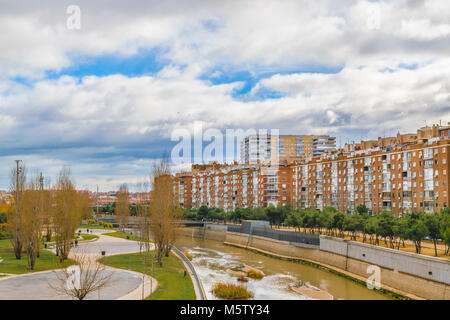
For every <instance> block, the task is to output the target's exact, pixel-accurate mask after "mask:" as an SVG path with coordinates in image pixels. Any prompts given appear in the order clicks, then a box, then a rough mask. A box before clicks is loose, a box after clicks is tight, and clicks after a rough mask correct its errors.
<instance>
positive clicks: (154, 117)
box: [0, 0, 450, 188]
mask: <svg viewBox="0 0 450 320" xmlns="http://www.w3.org/2000/svg"><path fill="white" fill-rule="evenodd" d="M0 2H1V7H2V13H0V30H2V32H1V33H0V122H1V123H2V126H1V127H0V134H1V135H2V139H1V140H0V149H1V150H2V152H3V154H4V156H3V157H0V164H3V165H4V166H3V167H9V165H8V163H12V162H11V161H12V160H13V159H14V157H23V158H24V159H26V160H28V161H29V162H31V163H33V164H35V165H36V166H39V167H42V169H48V171H49V172H50V173H51V174H53V173H54V172H53V171H54V170H56V169H55V168H59V167H60V166H62V165H64V164H68V165H72V166H73V169H74V170H73V171H74V175H78V176H80V177H81V180H82V181H81V182H80V183H81V185H83V184H86V185H91V187H92V185H93V184H96V183H97V182H99V181H100V182H101V183H102V184H104V185H105V186H108V187H111V188H114V186H115V185H118V184H119V183H122V182H125V181H127V180H128V181H133V182H136V181H137V180H136V179H138V178H136V177H137V176H139V175H141V176H142V175H143V174H146V173H147V172H146V170H147V169H146V168H149V160H147V159H148V158H155V157H158V156H160V153H161V152H162V151H163V150H164V148H166V147H167V141H168V140H169V138H170V133H171V131H172V130H174V129H175V128H187V129H189V130H191V129H192V124H193V123H194V122H195V121H204V122H205V123H206V125H207V126H209V127H215V128H219V129H225V128H255V129H258V128H268V129H271V128H275V129H276V128H280V129H282V130H285V131H289V132H304V133H317V134H321V133H325V134H335V135H343V136H346V137H350V138H355V137H358V136H359V135H361V134H363V135H365V136H366V137H367V138H373V137H376V136H378V135H382V134H383V133H384V130H391V131H394V130H395V132H394V133H396V131H397V130H401V131H414V130H415V129H416V128H417V127H418V126H420V125H422V124H423V120H424V119H428V120H439V119H442V120H449V119H450V82H449V81H450V80H449V77H448V74H449V70H450V60H449V58H448V56H449V52H450V41H449V40H450V31H449V30H450V22H449V21H450V10H449V9H450V8H449V3H448V1H446V0H433V1H420V0H398V1H380V2H372V1H366V0H359V1H356V0H355V1H353V0H345V1H339V2H336V1H332V0H327V1H317V2H311V1H298V0H292V1H283V2H280V1H264V2H261V1H256V0H253V1H252V0H247V1H199V2H195V1H194V2H192V1H184V2H179V1H178V2H173V1H164V2H157V3H156V2H148V1H143V0H142V1H133V4H132V5H130V4H129V3H126V2H122V1H113V2H111V1H95V2H93V1H78V5H79V6H80V8H81V13H82V22H81V29H80V30H67V29H66V27H65V23H66V20H65V19H66V18H67V14H66V11H65V9H66V8H65V6H64V4H63V3H62V2H55V1H50V0H44V1H43V2H40V3H39V4H38V3H34V2H30V3H29V5H28V6H23V5H22V4H19V3H17V2H11V1H1V0H0ZM374 5H375V6H378V7H379V13H380V16H379V17H380V28H379V29H371V28H368V23H367V22H368V19H369V18H370V17H369V16H368V14H369V13H368V10H367V8H368V6H374ZM142 49H144V50H147V49H157V51H158V52H159V53H158V56H157V58H158V59H163V60H164V61H168V63H167V65H166V66H165V67H164V68H163V69H162V70H161V71H159V72H158V73H157V74H152V75H142V76H136V77H128V76H125V75H120V74H116V75H110V76H104V77H101V76H97V75H95V74H94V75H90V76H86V77H83V78H76V77H71V76H62V77H60V78H57V79H48V78H47V76H46V74H47V72H49V71H53V72H55V71H56V72H57V71H58V70H61V69H63V68H65V67H68V66H71V65H74V64H79V63H82V62H83V61H84V59H86V58H89V57H91V58H92V57H94V58H95V57H98V58H99V59H101V57H102V56H103V55H105V54H108V55H111V56H115V57H119V58H120V57H124V56H127V57H132V56H133V54H135V53H136V52H139V51H140V50H142ZM401 65H403V66H405V65H409V66H410V69H411V70H409V69H406V68H402V67H400V66H401ZM329 68H332V69H340V68H342V70H341V71H340V72H339V73H337V74H323V73H322V74H321V73H298V72H297V71H298V70H305V69H311V70H319V71H320V70H327V69H329ZM242 70H244V71H247V72H249V73H250V74H252V75H254V76H259V75H261V74H264V73H265V72H271V73H276V74H275V75H273V76H271V77H268V78H263V79H261V80H259V82H258V83H257V84H256V85H255V86H254V88H253V89H252V91H251V92H250V93H249V95H248V97H246V98H247V100H246V99H242V100H239V99H235V98H233V96H232V93H233V92H234V91H235V90H239V89H240V88H242V86H243V85H244V83H243V82H242V81H235V82H232V83H228V84H219V85H213V84H212V82H210V81H207V80H204V81H202V80H200V76H201V75H204V74H205V73H208V72H210V74H211V75H210V79H213V80H214V81H215V80H217V79H219V78H221V77H224V78H226V77H227V76H229V75H230V74H231V75H232V74H233V72H235V71H242ZM15 77H25V78H28V80H29V79H31V80H32V81H31V82H27V81H25V83H26V84H21V83H20V82H18V81H15V80H14V78H15ZM211 81H212V80H211ZM265 89H267V90H269V91H279V92H282V93H285V94H286V96H284V97H282V98H277V99H254V98H258V94H259V93H260V92H262V91H264V90H265ZM31 154H33V155H31ZM177 169H179V168H177ZM144 171H145V172H144ZM5 179H6V178H5V176H1V174H0V185H1V184H3V185H4V184H5V183H6V182H5V181H6V180H7V179H6V180H5Z"/></svg>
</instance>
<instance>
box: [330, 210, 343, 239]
mask: <svg viewBox="0 0 450 320" xmlns="http://www.w3.org/2000/svg"><path fill="white" fill-rule="evenodd" d="M344 220H345V214H343V213H342V212H340V211H338V212H336V213H335V214H334V215H333V228H334V229H336V230H338V231H339V236H341V237H342V236H343V231H344Z"/></svg>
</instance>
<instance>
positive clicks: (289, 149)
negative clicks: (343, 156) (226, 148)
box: [240, 135, 336, 164]
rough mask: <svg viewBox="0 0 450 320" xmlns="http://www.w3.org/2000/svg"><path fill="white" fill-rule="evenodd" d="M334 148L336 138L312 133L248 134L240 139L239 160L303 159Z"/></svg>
mask: <svg viewBox="0 0 450 320" xmlns="http://www.w3.org/2000/svg"><path fill="white" fill-rule="evenodd" d="M335 148H336V138H335V137H330V136H313V135H280V136H271V135H250V136H248V137H246V138H244V139H243V140H242V141H241V155H240V162H241V163H245V164H254V163H258V162H259V163H265V162H269V161H272V162H273V161H274V160H277V161H279V160H288V159H296V160H303V159H308V158H312V157H319V156H320V155H321V154H323V153H325V152H328V151H331V150H334V149H335Z"/></svg>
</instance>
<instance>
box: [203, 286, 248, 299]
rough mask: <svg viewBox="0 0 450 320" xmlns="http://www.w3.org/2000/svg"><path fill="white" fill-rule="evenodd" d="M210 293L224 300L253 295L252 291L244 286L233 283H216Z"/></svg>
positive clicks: (246, 297)
mask: <svg viewBox="0 0 450 320" xmlns="http://www.w3.org/2000/svg"><path fill="white" fill-rule="evenodd" d="M212 293H213V294H214V295H215V296H216V297H217V298H220V299H225V300H246V299H251V298H253V297H254V295H253V293H252V292H251V291H249V290H248V289H247V287H245V286H241V285H237V284H233V283H222V282H219V283H216V284H215V285H214V287H213V289H212Z"/></svg>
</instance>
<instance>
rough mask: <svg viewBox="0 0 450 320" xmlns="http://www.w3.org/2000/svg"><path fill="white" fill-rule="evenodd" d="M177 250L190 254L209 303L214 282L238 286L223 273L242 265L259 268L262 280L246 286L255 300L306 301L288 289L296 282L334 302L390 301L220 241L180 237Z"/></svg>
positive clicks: (329, 275)
mask: <svg viewBox="0 0 450 320" xmlns="http://www.w3.org/2000/svg"><path fill="white" fill-rule="evenodd" d="M177 247H178V248H180V249H181V250H187V251H189V253H190V254H191V255H192V258H193V259H192V264H193V265H194V267H195V269H196V271H197V273H198V275H199V277H200V279H201V281H202V283H203V286H204V288H205V291H206V294H207V298H208V299H209V300H212V299H216V297H215V296H214V295H213V294H212V293H211V289H212V286H213V285H214V284H215V283H216V282H233V283H239V282H238V281H237V279H236V277H234V276H231V275H230V274H229V273H228V272H227V271H226V270H227V269H232V268H239V267H241V266H243V264H244V263H245V264H247V265H249V266H251V267H254V268H257V269H260V270H262V271H263V272H264V274H265V277H264V278H262V279H261V280H252V279H250V280H249V282H247V283H246V285H247V286H248V289H249V290H250V291H252V292H253V294H254V296H255V299H256V300H258V299H268V300H288V299H289V300H292V299H296V300H306V299H309V298H308V297H305V296H302V295H301V294H299V293H296V292H294V291H292V290H291V289H290V288H289V286H290V285H292V284H295V283H296V282H298V281H299V280H302V281H303V282H309V283H310V284H312V285H313V286H316V287H318V288H320V289H322V290H325V291H327V292H329V293H330V294H332V295H333V297H334V299H345V300H385V299H390V298H389V297H386V296H384V295H382V294H381V293H379V292H377V291H376V290H369V289H368V288H366V287H364V286H362V285H360V284H357V283H355V282H353V281H351V280H348V279H345V278H343V277H340V276H338V275H335V274H332V273H330V272H327V271H324V270H320V269H317V268H314V267H311V266H308V265H304V264H300V263H295V262H290V261H284V260H280V259H276V258H272V257H267V256H265V255H262V254H258V253H255V252H251V251H249V250H245V249H241V248H236V247H232V246H227V245H224V244H223V243H222V242H220V241H214V240H203V239H198V238H190V237H181V238H179V239H178V240H177Z"/></svg>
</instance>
